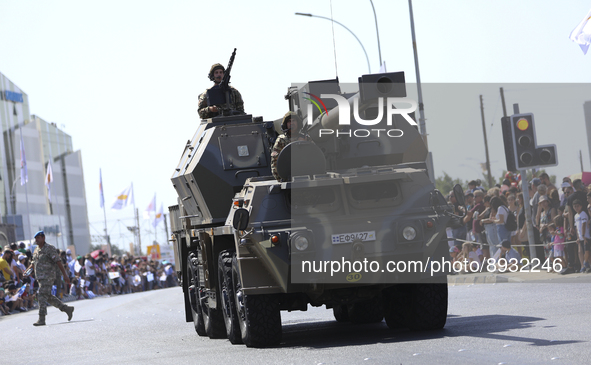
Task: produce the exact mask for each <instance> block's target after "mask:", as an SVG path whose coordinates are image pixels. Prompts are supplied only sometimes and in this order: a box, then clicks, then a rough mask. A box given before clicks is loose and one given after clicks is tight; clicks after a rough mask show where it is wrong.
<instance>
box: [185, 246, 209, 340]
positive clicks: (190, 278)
mask: <svg viewBox="0 0 591 365" xmlns="http://www.w3.org/2000/svg"><path fill="white" fill-rule="evenodd" d="M198 275H199V272H198V271H195V270H193V265H192V264H191V258H187V278H186V280H187V282H188V284H189V303H190V305H191V314H192V316H193V324H194V326H195V332H197V334H198V335H199V336H207V332H205V326H204V325H203V316H201V308H200V306H199V303H198V301H197V296H196V294H197V290H198V287H199V276H198Z"/></svg>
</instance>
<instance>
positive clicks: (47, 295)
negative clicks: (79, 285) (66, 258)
mask: <svg viewBox="0 0 591 365" xmlns="http://www.w3.org/2000/svg"><path fill="white" fill-rule="evenodd" d="M35 243H37V246H38V247H37V249H36V250H35V253H34V254H33V262H32V263H31V265H30V266H29V269H31V268H32V267H33V266H34V268H35V278H36V279H37V281H38V282H39V291H38V292H37V300H38V301H39V320H38V321H37V322H35V323H33V326H45V316H46V315H47V303H49V304H51V305H53V306H54V307H56V308H58V309H59V310H60V311H62V312H65V313H66V314H67V315H68V321H69V320H71V319H72V314H73V313H74V307H70V306H67V305H65V304H64V303H62V302H61V301H60V300H59V299H58V298H57V297H55V296H54V295H52V294H51V287H52V285H53V282H54V280H55V276H56V266H57V267H58V268H59V269H60V271H61V272H62V275H63V277H64V280H65V282H66V287H70V278H69V277H68V274H67V273H66V270H65V269H64V265H63V264H62V260H61V258H60V255H59V254H58V253H57V249H56V248H55V247H54V246H52V245H50V244H48V243H46V242H45V233H44V232H43V231H39V232H37V233H36V234H35ZM27 271H28V270H27Z"/></svg>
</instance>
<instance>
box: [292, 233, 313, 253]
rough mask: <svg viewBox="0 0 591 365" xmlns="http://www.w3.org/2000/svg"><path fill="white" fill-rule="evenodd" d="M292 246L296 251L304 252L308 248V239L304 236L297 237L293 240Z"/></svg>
mask: <svg viewBox="0 0 591 365" xmlns="http://www.w3.org/2000/svg"><path fill="white" fill-rule="evenodd" d="M293 244H294V245H295V248H296V249H297V250H298V251H304V250H305V249H307V248H308V244H309V242H308V239H307V238H306V237H304V236H297V237H296V239H295V240H293Z"/></svg>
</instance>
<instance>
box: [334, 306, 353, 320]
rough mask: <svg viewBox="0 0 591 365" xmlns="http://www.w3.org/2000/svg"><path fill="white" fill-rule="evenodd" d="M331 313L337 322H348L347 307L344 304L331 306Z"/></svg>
mask: <svg viewBox="0 0 591 365" xmlns="http://www.w3.org/2000/svg"><path fill="white" fill-rule="evenodd" d="M332 314H333V316H334V319H336V320H337V322H349V309H348V308H347V305H346V304H341V305H337V306H335V307H333V308H332Z"/></svg>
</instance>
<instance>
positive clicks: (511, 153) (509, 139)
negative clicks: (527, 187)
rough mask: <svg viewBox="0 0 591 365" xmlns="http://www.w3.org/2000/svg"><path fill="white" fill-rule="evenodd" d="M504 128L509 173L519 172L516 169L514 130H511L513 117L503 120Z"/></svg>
mask: <svg viewBox="0 0 591 365" xmlns="http://www.w3.org/2000/svg"><path fill="white" fill-rule="evenodd" d="M501 126H502V127H503V142H504V144H505V161H506V162H507V171H517V168H516V167H515V146H514V145H513V130H512V128H511V117H503V118H501Z"/></svg>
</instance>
